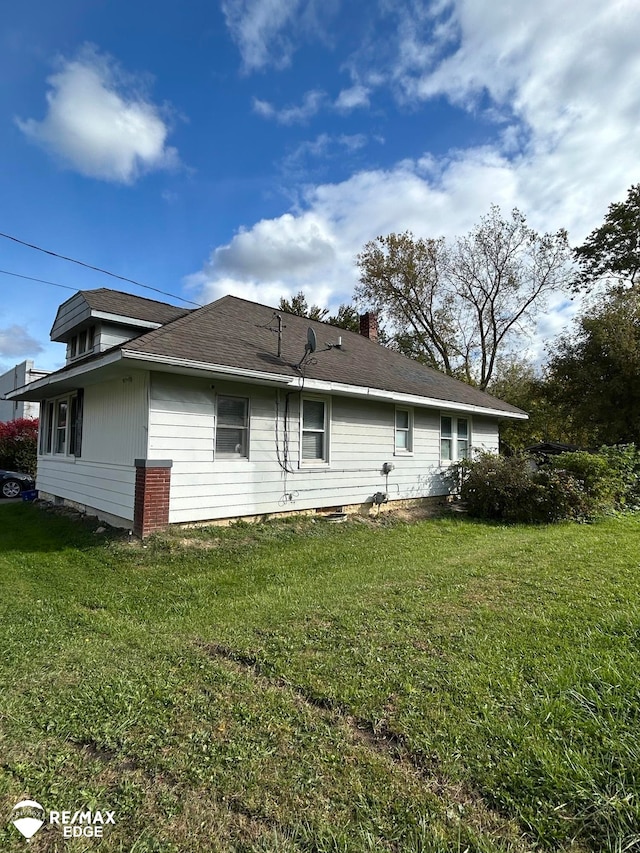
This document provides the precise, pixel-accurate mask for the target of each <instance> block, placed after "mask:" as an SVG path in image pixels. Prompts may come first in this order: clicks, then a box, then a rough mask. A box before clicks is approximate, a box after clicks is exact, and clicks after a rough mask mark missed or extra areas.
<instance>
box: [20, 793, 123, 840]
mask: <svg viewBox="0 0 640 853" xmlns="http://www.w3.org/2000/svg"><path fill="white" fill-rule="evenodd" d="M115 822H116V819H115V811H108V810H102V809H96V810H95V811H94V810H93V809H76V810H75V811H71V810H70V809H69V810H68V811H67V810H62V811H58V810H55V809H52V810H51V811H50V812H49V813H48V814H47V812H46V811H45V809H44V808H43V806H41V805H40V803H38V802H36V801H35V800H21V801H20V802H19V803H17V804H16V805H15V806H14V807H13V809H12V811H11V823H12V824H13V825H14V826H15V828H16V829H17V830H18V832H20V833H22V835H24V837H25V838H26V839H27V841H29V840H30V839H31V838H32V837H33V836H34V835H35V834H36V832H37V831H38V830H39V829H40V828H41V827H42V826H43V825H44V824H45V823H49V824H50V825H54V826H59V827H62V835H63V838H102V837H103V835H104V827H105V826H107V825H108V824H112V825H114V826H115Z"/></svg>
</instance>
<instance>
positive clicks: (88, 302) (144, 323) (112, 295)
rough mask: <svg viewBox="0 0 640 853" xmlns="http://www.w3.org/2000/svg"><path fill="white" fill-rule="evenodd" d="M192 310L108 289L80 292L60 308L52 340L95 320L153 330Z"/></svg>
mask: <svg viewBox="0 0 640 853" xmlns="http://www.w3.org/2000/svg"><path fill="white" fill-rule="evenodd" d="M190 310H191V309H189V308H177V307H176V306H174V305H169V304H167V303H166V302H158V301H157V300H155V299H146V298H145V297H143V296H134V295H133V294H131V293H124V292H122V291H119V290H110V289H109V288H106V287H101V288H98V289H97V290H79V291H78V292H77V293H75V294H74V295H73V296H72V297H71V298H70V299H67V301H66V302H63V303H62V305H61V306H60V307H59V308H58V312H57V314H56V318H55V320H54V322H53V326H52V327H51V339H52V340H54V341H64V340H66V339H67V338H68V337H69V335H70V334H71V332H72V331H73V330H74V329H77V328H79V327H82V326H83V325H88V324H89V323H90V322H91V321H92V320H95V319H102V320H108V321H110V322H113V323H118V324H120V325H123V326H133V327H137V328H143V329H145V328H146V329H153V328H156V327H158V326H161V325H164V324H165V323H170V322H171V321H172V320H175V319H177V318H178V317H183V316H185V315H186V314H188V313H189V312H190Z"/></svg>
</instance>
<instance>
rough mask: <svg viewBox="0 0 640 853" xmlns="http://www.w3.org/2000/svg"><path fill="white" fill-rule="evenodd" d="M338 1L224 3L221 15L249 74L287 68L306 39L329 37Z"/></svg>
mask: <svg viewBox="0 0 640 853" xmlns="http://www.w3.org/2000/svg"><path fill="white" fill-rule="evenodd" d="M338 5H339V0H222V12H223V14H224V17H225V21H226V24H227V28H228V29H229V32H230V34H231V37H232V39H233V40H234V41H235V43H236V44H237V46H238V50H239V51H240V55H241V57H242V65H243V69H244V71H245V72H246V73H250V72H252V71H260V70H264V69H265V68H267V67H269V66H271V67H274V68H277V69H282V68H286V67H287V66H288V65H289V64H290V63H291V58H292V56H293V54H294V52H295V51H296V49H297V48H298V47H299V44H300V41H301V39H303V38H309V39H315V40H317V39H320V40H323V39H325V38H326V32H325V24H324V22H325V20H326V19H328V18H330V17H331V16H332V15H333V14H334V12H335V10H336V8H337V7H338Z"/></svg>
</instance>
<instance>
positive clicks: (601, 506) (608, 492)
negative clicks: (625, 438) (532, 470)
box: [549, 450, 624, 518]
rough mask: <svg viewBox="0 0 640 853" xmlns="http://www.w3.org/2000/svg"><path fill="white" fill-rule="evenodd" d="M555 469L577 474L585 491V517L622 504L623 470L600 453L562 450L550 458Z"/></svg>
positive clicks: (604, 512) (610, 509) (575, 476)
mask: <svg viewBox="0 0 640 853" xmlns="http://www.w3.org/2000/svg"><path fill="white" fill-rule="evenodd" d="M549 467H550V469H551V470H555V471H565V472H566V473H567V474H570V475H571V476H573V477H574V478H575V479H576V480H577V481H578V483H579V484H580V488H581V489H582V491H583V492H584V512H583V514H584V517H587V518H593V517H594V516H596V515H604V514H606V513H608V512H611V511H612V510H614V509H615V508H616V507H618V506H619V505H620V501H621V499H622V496H623V494H624V482H623V480H622V477H621V475H620V472H619V471H618V470H617V468H616V467H614V466H613V465H612V464H611V462H610V461H609V460H608V459H607V457H606V456H604V455H603V454H600V453H587V452H586V451H580V450H579V451H576V452H573V453H560V454H559V455H558V456H554V457H553V458H552V459H551V460H550V461H549Z"/></svg>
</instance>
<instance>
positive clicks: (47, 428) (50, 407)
mask: <svg viewBox="0 0 640 853" xmlns="http://www.w3.org/2000/svg"><path fill="white" fill-rule="evenodd" d="M41 412H42V415H41V422H40V453H41V455H43V456H46V455H48V454H51V453H54V454H56V455H59V456H80V455H81V454H82V420H83V412H84V389H82V388H79V389H78V390H77V391H76V392H75V393H74V394H70V395H69V396H67V397H59V398H58V399H57V400H47V401H44V402H43V403H42V406H41Z"/></svg>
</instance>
